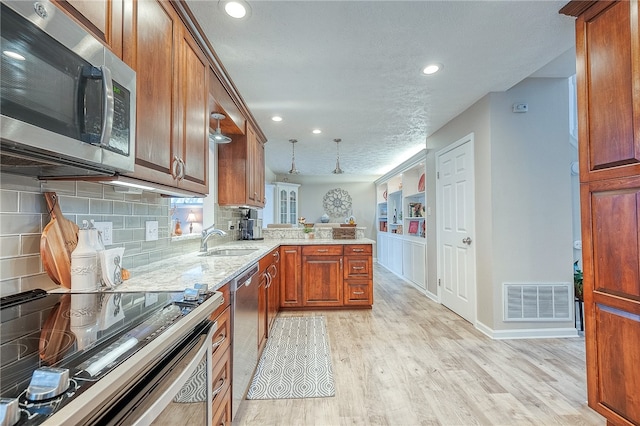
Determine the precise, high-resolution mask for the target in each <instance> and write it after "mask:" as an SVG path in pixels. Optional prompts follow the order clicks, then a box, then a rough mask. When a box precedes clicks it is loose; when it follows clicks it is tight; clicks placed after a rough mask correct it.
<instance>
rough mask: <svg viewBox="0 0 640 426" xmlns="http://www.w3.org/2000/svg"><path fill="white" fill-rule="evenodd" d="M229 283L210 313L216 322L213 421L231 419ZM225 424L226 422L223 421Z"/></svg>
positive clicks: (213, 352) (223, 287)
mask: <svg viewBox="0 0 640 426" xmlns="http://www.w3.org/2000/svg"><path fill="white" fill-rule="evenodd" d="M229 286H230V284H225V285H224V286H222V287H221V288H220V289H218V291H219V292H221V293H222V296H223V298H224V302H223V303H222V305H221V306H219V307H218V309H216V310H215V311H214V312H213V313H212V314H211V317H210V319H211V321H214V322H215V323H217V325H218V328H217V329H216V331H215V333H214V335H213V337H212V338H211V348H212V362H211V365H212V366H213V367H212V372H213V373H212V374H213V375H212V380H213V382H212V383H213V398H212V403H211V413H212V415H213V419H214V422H213V423H212V424H220V423H216V421H217V419H220V418H225V415H226V416H227V417H226V418H228V419H229V422H230V421H231V392H230V389H231V344H232V341H231V340H232V338H231V336H232V335H231V297H230V287H229ZM225 424H226V423H225Z"/></svg>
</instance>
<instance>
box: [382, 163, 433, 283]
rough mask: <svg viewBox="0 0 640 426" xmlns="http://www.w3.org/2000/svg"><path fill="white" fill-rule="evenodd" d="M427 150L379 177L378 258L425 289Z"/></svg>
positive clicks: (386, 265)
mask: <svg viewBox="0 0 640 426" xmlns="http://www.w3.org/2000/svg"><path fill="white" fill-rule="evenodd" d="M425 160H426V150H424V151H421V152H420V153H418V154H416V155H415V156H413V157H412V158H411V159H409V160H407V161H406V162H404V163H403V164H401V165H400V166H398V167H396V168H395V169H393V170H392V171H391V172H389V173H387V174H386V175H385V176H383V177H381V178H380V179H378V180H377V181H376V182H375V183H376V194H377V200H376V202H377V206H376V207H377V208H376V214H377V223H378V228H377V236H378V237H377V241H378V244H377V250H378V252H377V259H378V263H379V264H381V265H382V266H384V267H385V268H387V269H389V270H390V271H391V272H393V273H395V274H397V275H399V276H402V277H403V278H405V279H407V280H409V281H410V282H412V283H413V284H415V285H416V286H417V287H419V288H420V289H423V290H424V289H426V215H427V213H428V209H427V206H426V191H425V189H426V182H425V179H426V167H425V162H426V161H425Z"/></svg>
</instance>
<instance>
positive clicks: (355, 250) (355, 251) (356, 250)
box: [352, 249, 364, 253]
mask: <svg viewBox="0 0 640 426" xmlns="http://www.w3.org/2000/svg"><path fill="white" fill-rule="evenodd" d="M352 251H353V252H354V253H361V252H363V251H364V249H352Z"/></svg>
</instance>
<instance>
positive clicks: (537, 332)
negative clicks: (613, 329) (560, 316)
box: [476, 321, 579, 340]
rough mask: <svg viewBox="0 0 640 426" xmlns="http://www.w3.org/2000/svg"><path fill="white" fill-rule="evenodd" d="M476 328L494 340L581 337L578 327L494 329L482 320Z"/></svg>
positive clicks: (477, 323)
mask: <svg viewBox="0 0 640 426" xmlns="http://www.w3.org/2000/svg"><path fill="white" fill-rule="evenodd" d="M476 328H477V329H478V330H479V331H480V332H482V333H483V334H486V335H487V336H489V337H490V338H492V339H494V340H504V339H562V338H568V337H579V334H578V330H577V329H576V328H524V329H521V330H493V329H492V328H490V327H488V326H487V325H486V324H483V323H481V322H480V321H477V322H476Z"/></svg>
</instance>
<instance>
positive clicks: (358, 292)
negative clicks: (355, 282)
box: [353, 291, 364, 294]
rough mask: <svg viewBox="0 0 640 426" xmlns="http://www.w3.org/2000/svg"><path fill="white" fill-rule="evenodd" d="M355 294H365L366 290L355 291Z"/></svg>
mask: <svg viewBox="0 0 640 426" xmlns="http://www.w3.org/2000/svg"><path fill="white" fill-rule="evenodd" d="M353 294H364V291H354V292H353Z"/></svg>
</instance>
